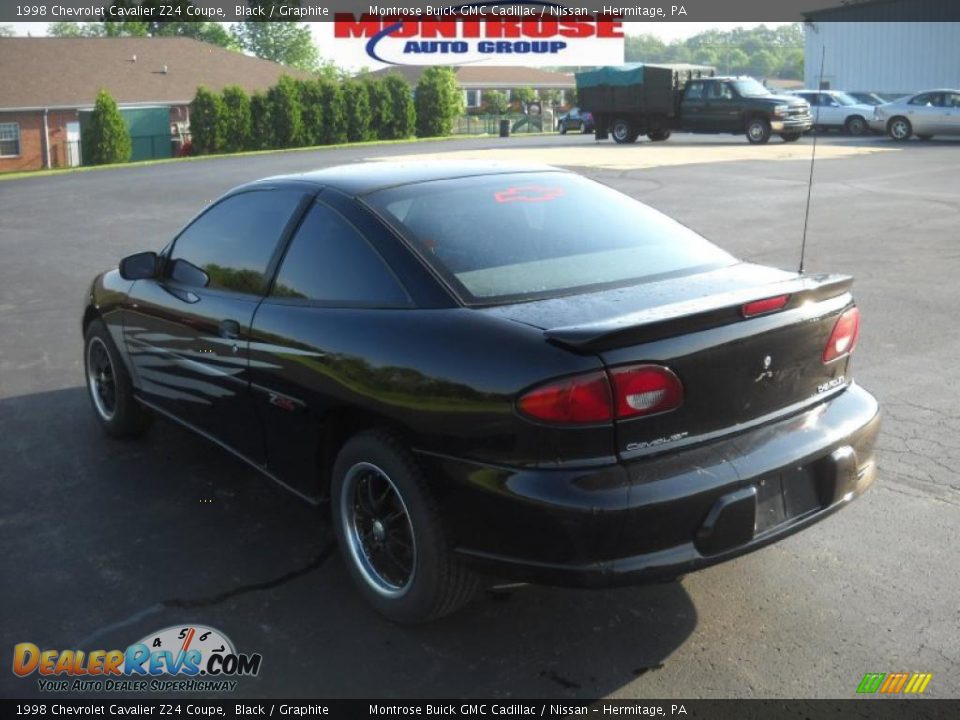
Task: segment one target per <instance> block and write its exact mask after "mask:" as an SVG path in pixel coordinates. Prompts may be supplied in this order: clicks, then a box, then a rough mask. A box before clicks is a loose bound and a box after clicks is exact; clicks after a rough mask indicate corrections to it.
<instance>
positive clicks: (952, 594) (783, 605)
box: [0, 135, 960, 698]
mask: <svg viewBox="0 0 960 720" xmlns="http://www.w3.org/2000/svg"><path fill="white" fill-rule="evenodd" d="M810 144H811V143H810V140H809V139H804V140H802V141H801V142H800V143H797V144H794V145H792V146H789V148H786V149H785V146H783V145H782V144H781V143H779V141H777V140H776V139H775V140H774V141H772V142H771V144H770V145H768V146H766V147H762V148H756V147H751V146H748V145H747V144H746V142H745V141H744V140H743V139H742V138H725V137H705V138H691V137H685V136H682V135H679V136H677V135H675V136H674V138H672V139H671V140H670V141H669V142H667V143H659V144H657V145H651V144H650V143H640V144H638V145H637V146H630V147H622V146H616V145H614V144H613V143H610V142H607V143H603V144H601V145H595V144H594V142H593V140H592V139H591V138H589V137H581V136H571V135H568V136H565V137H560V136H548V137H532V138H526V139H525V138H518V137H515V138H511V139H509V140H501V139H499V138H496V139H478V140H463V141H444V142H436V143H417V144H409V145H392V146H377V147H365V148H353V149H331V150H323V151H310V152H293V153H280V154H272V155H261V156H254V157H243V158H230V159H211V160H204V161H199V162H186V163H171V164H163V165H156V166H152V167H139V168H123V169H115V170H105V171H96V172H83V173H76V174H70V175H63V176H50V177H36V178H26V179H22V180H11V181H0V492H2V504H0V547H2V548H3V549H4V552H3V553H2V556H0V577H2V578H3V584H4V587H5V588H6V591H5V592H4V593H3V595H2V599H0V653H10V652H12V646H13V645H14V644H15V643H18V642H33V643H35V644H37V645H39V646H41V647H44V648H59V649H64V648H83V649H95V648H108V649H109V648H114V647H120V648H123V647H126V645H127V644H129V643H131V642H134V641H136V640H138V639H139V638H141V637H143V636H145V635H147V633H149V632H151V631H154V630H158V629H160V628H164V627H167V626H170V625H177V624H181V623H203V624H206V625H211V626H214V627H216V628H219V629H220V630H222V631H224V632H225V633H226V634H227V635H228V636H229V637H231V638H232V640H233V641H234V643H235V644H236V645H237V647H238V649H240V650H242V651H244V652H260V653H262V654H263V658H264V660H263V667H262V670H261V673H260V675H259V677H257V678H255V679H250V680H247V681H244V682H243V684H242V686H241V688H240V689H239V690H238V692H237V695H239V696H244V697H265V696H277V697H279V696H284V697H331V698H332V697H363V696H376V697H385V698H391V697H392V698H401V697H402V698H408V697H409V698H415V697H440V696H487V697H503V698H508V697H518V698H519V697H600V696H614V697H623V698H643V697H657V698H672V697H758V696H759V697H797V696H800V697H852V696H853V695H854V690H855V689H856V686H857V684H858V683H859V681H860V679H861V678H862V676H863V674H864V673H866V672H893V671H916V672H930V673H933V675H934V677H933V680H932V681H931V682H930V684H929V686H928V688H927V691H926V694H927V695H929V696H933V697H957V696H960V602H958V597H960V573H958V572H957V570H958V561H957V544H956V541H957V536H958V535H957V533H958V528H960V481H958V480H957V472H956V468H957V467H958V466H960V411H958V407H960V404H958V400H960V371H958V363H957V358H958V357H960V334H958V328H960V323H958V322H957V313H958V308H957V298H958V291H957V287H958V278H960V244H958V243H960V195H958V192H957V188H958V187H960V142H951V141H933V142H929V143H920V142H917V141H914V142H909V143H906V144H904V145H894V144H893V143H891V142H890V141H888V140H887V139H885V138H880V137H876V138H865V139H855V138H843V137H839V136H829V137H827V138H823V139H821V140H820V151H821V153H822V154H821V158H820V160H818V162H817V165H816V167H815V174H814V178H815V179H814V188H813V193H812V209H811V215H810V231H809V241H808V246H807V267H808V268H809V269H810V270H831V271H838V272H849V273H851V274H853V275H855V276H856V278H857V284H856V286H855V289H856V294H857V297H858V301H859V304H860V307H861V309H862V312H863V318H864V325H863V332H862V337H861V343H860V347H859V350H858V352H857V355H856V361H855V376H856V378H857V380H858V381H859V382H861V383H862V384H863V385H864V386H865V387H867V388H868V389H869V390H871V391H872V392H873V393H874V394H875V395H876V396H877V397H878V398H879V400H880V401H881V403H882V405H883V408H884V412H885V421H884V427H883V430H882V435H881V441H880V446H879V455H878V459H879V465H880V478H879V481H878V483H877V485H876V486H875V487H874V488H873V489H872V490H871V491H870V492H869V493H867V495H865V496H864V497H863V498H862V499H860V500H858V501H857V502H855V503H853V504H852V505H851V506H850V507H849V508H847V509H845V510H844V511H842V512H840V513H838V514H836V515H834V516H833V517H831V518H829V519H828V520H826V521H824V522H823V523H820V524H818V525H816V526H815V527H813V528H812V529H810V530H807V531H806V532H803V533H800V534H799V535H795V536H793V537H791V538H789V539H787V540H785V541H783V542H781V543H779V544H777V545H774V546H772V547H769V548H767V549H764V550H761V551H760V552H757V553H754V554H752V555H749V556H746V557H743V558H740V559H738V560H736V561H734V562H731V563H728V564H725V565H721V566H717V567H714V568H711V569H708V570H705V571H702V572H700V573H697V574H694V575H690V576H688V577H686V578H684V579H683V580H682V581H680V582H675V583H670V584H664V585H656V586H650V587H640V588H625V589H618V590H612V591H571V590H556V589H549V588H536V587H527V588H521V589H516V590H511V591H507V592H498V593H488V594H486V595H484V596H483V597H481V599H480V600H479V601H478V602H476V603H475V604H474V605H473V606H471V607H470V608H468V609H467V610H466V611H464V612H462V613H460V614H458V615H455V616H454V617H451V618H447V619H445V620H442V621H440V622H437V623H434V624H432V625H430V626H427V627H416V628H402V627H396V626H393V625H390V624H388V623H386V622H385V621H383V620H381V619H380V618H379V617H378V616H377V615H375V614H374V613H373V612H372V611H371V610H369V609H368V608H367V607H366V606H365V605H364V604H363V603H362V602H361V601H360V599H359V596H358V595H356V594H355V593H354V591H353V589H352V587H351V586H350V585H349V580H348V578H347V576H346V572H345V570H344V568H343V566H342V564H341V562H340V560H339V558H338V557H337V555H336V553H335V552H334V551H333V548H332V545H331V542H330V536H329V532H328V529H327V526H326V523H325V519H324V517H323V515H322V514H321V513H320V512H319V511H317V510H314V509H312V508H310V507H307V506H305V505H303V504H301V503H300V501H298V500H297V499H296V498H294V497H292V496H289V495H287V494H285V493H284V492H283V491H282V490H280V489H278V488H275V487H274V486H273V485H271V484H270V483H269V482H268V481H265V480H262V479H261V478H260V477H259V476H258V475H256V474H255V473H254V472H253V471H251V470H249V469H248V468H247V467H246V466H244V465H243V464H242V463H240V462H239V461H236V460H234V459H233V458H231V457H229V456H228V455H226V454H225V453H223V452H222V451H220V450H218V449H215V448H214V447H212V446H210V445H208V444H206V443H205V442H204V441H203V440H200V439H197V438H194V437H193V436H191V435H189V434H188V433H187V432H185V431H182V430H180V429H178V428H175V427H173V426H171V425H169V424H167V423H157V424H156V425H155V426H154V428H153V429H152V430H151V432H150V433H149V434H148V436H147V437H146V438H145V439H144V440H142V441H138V442H134V443H128V444H123V443H118V442H116V441H112V440H110V439H108V438H106V437H105V436H104V435H103V434H102V433H101V432H100V430H99V428H98V427H97V426H96V424H95V421H94V419H93V416H92V414H91V411H90V408H89V406H88V400H87V397H86V395H85V390H84V389H83V386H82V384H83V374H82V363H81V348H82V341H81V335H80V314H81V311H82V300H83V295H84V291H85V289H86V287H87V285H88V283H89V281H90V279H91V278H92V276H93V275H94V274H95V273H96V272H98V271H100V270H101V269H104V268H107V267H109V266H111V265H115V264H116V262H117V260H118V259H119V258H120V257H121V256H123V255H126V254H129V253H132V252H136V251H139V250H147V249H158V248H160V247H161V246H162V245H164V244H165V243H166V241H167V240H168V239H169V237H170V236H171V235H172V234H173V233H174V232H175V231H176V230H177V229H178V228H179V227H180V226H181V225H182V224H183V223H184V222H185V221H186V220H187V219H189V218H190V217H191V216H192V215H193V214H194V213H195V212H196V211H197V210H199V209H200V208H201V207H202V205H203V204H204V203H205V202H207V201H208V200H210V199H212V198H214V197H215V196H217V195H218V194H219V193H221V192H223V191H225V190H227V189H228V188H230V187H232V186H234V185H236V184H238V183H241V182H244V181H247V180H251V179H254V178H257V177H262V176H266V175H271V174H277V173H284V172H295V171H301V170H307V169H311V168H317V167H322V166H326V165H332V164H338V163H344V162H357V161H361V160H364V159H370V158H382V157H388V156H398V155H400V156H408V155H427V156H431V157H434V156H439V155H442V154H448V153H458V154H461V155H462V156H463V155H465V156H473V155H476V156H481V157H502V158H504V159H508V158H510V157H512V158H513V159H517V160H524V159H531V160H532V159H536V160H538V161H545V162H553V163H554V164H559V165H569V166H571V167H574V168H575V169H577V170H578V171H580V172H583V173H585V174H587V175H590V176H593V177H596V178H598V179H600V180H602V181H604V182H607V183H609V184H611V185H613V186H615V187H617V188H619V189H621V190H623V191H625V192H627V193H628V194H630V195H633V196H634V197H637V198H639V199H641V200H643V201H645V202H647V203H649V204H651V205H653V206H654V207H656V208H658V209H660V210H663V211H665V212H667V213H668V214H670V215H673V216H674V217H676V218H678V219H679V220H681V221H682V222H684V223H686V224H688V225H690V226H691V227H693V228H694V229H696V230H698V231H699V232H701V233H702V234H704V235H706V236H707V237H709V238H711V239H713V240H714V241H715V242H717V243H718V244H719V245H721V246H723V247H725V248H727V249H728V250H731V251H733V252H734V253H735V254H738V255H739V256H741V257H743V258H745V259H748V260H753V261H758V262H763V263H768V264H772V265H777V266H781V267H795V266H796V263H797V259H798V254H799V248H800V238H801V231H802V227H803V219H804V202H805V199H806V193H807V177H808V173H809V170H810V166H809V158H808V153H809V151H810ZM507 148H509V150H507ZM7 657H8V658H9V657H10V656H9V655H7ZM34 677H35V676H34ZM36 695H38V690H37V685H36V680H35V679H31V680H21V679H18V678H15V677H14V676H13V675H12V674H11V673H10V672H9V671H7V672H3V673H0V696H3V697H13V696H20V697H23V696H36Z"/></svg>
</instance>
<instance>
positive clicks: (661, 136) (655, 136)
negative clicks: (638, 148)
mask: <svg viewBox="0 0 960 720" xmlns="http://www.w3.org/2000/svg"><path fill="white" fill-rule="evenodd" d="M647 137H648V138H650V140H651V141H653V142H663V141H664V140H669V139H670V131H669V130H654V131H653V132H648V133H647Z"/></svg>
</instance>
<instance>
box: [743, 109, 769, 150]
mask: <svg viewBox="0 0 960 720" xmlns="http://www.w3.org/2000/svg"><path fill="white" fill-rule="evenodd" d="M746 132H747V142H749V143H750V144H751V145H765V144H766V143H767V141H768V140H770V121H769V120H767V119H766V118H765V117H760V116H755V117H752V118H750V119H749V120H747V129H746Z"/></svg>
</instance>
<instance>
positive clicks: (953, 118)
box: [943, 92, 960, 135]
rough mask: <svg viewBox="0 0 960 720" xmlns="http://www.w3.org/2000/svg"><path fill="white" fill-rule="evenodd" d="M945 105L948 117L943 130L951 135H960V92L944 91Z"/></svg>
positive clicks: (945, 115) (946, 116)
mask: <svg viewBox="0 0 960 720" xmlns="http://www.w3.org/2000/svg"><path fill="white" fill-rule="evenodd" d="M943 105H944V110H945V114H944V117H945V119H946V122H945V123H944V130H943V131H944V132H945V133H950V134H951V135H960V92H948V93H944V97H943Z"/></svg>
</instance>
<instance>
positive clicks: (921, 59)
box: [803, 0, 960, 95]
mask: <svg viewBox="0 0 960 720" xmlns="http://www.w3.org/2000/svg"><path fill="white" fill-rule="evenodd" d="M803 16H804V19H805V22H804V31H805V36H806V49H805V63H804V81H805V84H806V86H807V87H808V88H816V87H818V86H819V85H820V80H821V78H820V64H821V53H823V55H822V58H823V86H824V89H826V88H830V89H834V90H852V91H872V92H879V93H894V94H898V95H906V94H908V93H912V92H916V91H918V90H923V89H928V88H960V2H955V1H953V0H871V1H869V2H858V3H851V4H847V5H843V6H841V7H836V8H828V9H825V10H814V11H811V12H806V13H804V14H803Z"/></svg>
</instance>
